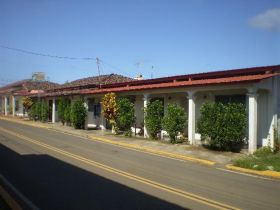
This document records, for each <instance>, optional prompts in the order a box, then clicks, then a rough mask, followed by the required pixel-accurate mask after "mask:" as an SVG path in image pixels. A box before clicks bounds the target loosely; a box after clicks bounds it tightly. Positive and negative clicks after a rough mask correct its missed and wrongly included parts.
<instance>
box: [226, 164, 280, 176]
mask: <svg viewBox="0 0 280 210" xmlns="http://www.w3.org/2000/svg"><path fill="white" fill-rule="evenodd" d="M226 168H227V169H230V170H234V171H240V172H244V173H249V174H254V175H259V176H267V177H272V178H276V179H280V172H277V171H269V170H266V171H257V170H252V169H247V168H241V167H238V166H234V165H232V164H228V165H226Z"/></svg>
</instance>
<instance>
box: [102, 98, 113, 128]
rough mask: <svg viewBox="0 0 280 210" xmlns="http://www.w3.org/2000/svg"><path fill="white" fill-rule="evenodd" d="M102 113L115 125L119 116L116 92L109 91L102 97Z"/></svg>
mask: <svg viewBox="0 0 280 210" xmlns="http://www.w3.org/2000/svg"><path fill="white" fill-rule="evenodd" d="M101 104H102V114H103V116H104V118H105V119H106V120H108V121H109V123H111V124H112V125H113V126H115V124H116V118H117V99H116V94H115V93H107V94H105V95H104V96H103V98H102V102H101Z"/></svg>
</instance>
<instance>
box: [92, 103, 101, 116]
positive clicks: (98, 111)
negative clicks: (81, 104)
mask: <svg viewBox="0 0 280 210" xmlns="http://www.w3.org/2000/svg"><path fill="white" fill-rule="evenodd" d="M93 107H94V112H93V113H94V117H100V114H101V106H100V103H98V104H94V106H93Z"/></svg>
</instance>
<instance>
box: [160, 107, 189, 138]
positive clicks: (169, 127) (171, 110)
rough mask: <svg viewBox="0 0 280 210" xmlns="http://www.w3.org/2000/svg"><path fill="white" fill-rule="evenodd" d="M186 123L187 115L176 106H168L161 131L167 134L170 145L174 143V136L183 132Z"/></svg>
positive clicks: (182, 109)
mask: <svg viewBox="0 0 280 210" xmlns="http://www.w3.org/2000/svg"><path fill="white" fill-rule="evenodd" d="M186 123H187V115H186V113H185V110H184V108H183V107H181V106H179V105H178V104H168V106H167V114H166V116H164V117H163V121H162V124H163V129H164V130H165V131H166V132H167V133H168V135H169V137H170V140H171V143H176V136H177V135H178V134H179V132H183V130H184V128H185V126H186Z"/></svg>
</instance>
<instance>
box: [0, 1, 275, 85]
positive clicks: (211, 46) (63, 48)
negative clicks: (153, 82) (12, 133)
mask: <svg viewBox="0 0 280 210" xmlns="http://www.w3.org/2000/svg"><path fill="white" fill-rule="evenodd" d="M0 45H4V46H8V47H13V48H19V49H24V50H28V51H33V52H37V53H43V54H51V55H57V56H69V57H93V58H96V57H99V58H100V59H101V60H102V61H104V62H101V73H102V74H108V73H118V74H123V75H126V76H130V77H134V76H136V75H137V74H140V73H142V74H143V75H144V77H145V78H151V76H152V77H161V76H169V75H177V74H189V73H195V72H205V71H213V70H223V69H233V68H242V67H251V66H263V65H274V64H279V63H280V1H278V0H265V1H263V0H246V1H244V0H234V1H233V0H232V1H231V0H220V1H218V0H130V1H128V0H126V1H124V0H118V1H114V0H111V1H107V0H102V1H93V0H92V1H84V0H80V1H78V0H76V1H71V0H17V1H14V0H1V1H0ZM36 71H44V72H46V74H47V76H48V77H49V79H50V80H52V81H55V82H59V83H63V82H65V81H67V80H68V81H71V80H74V79H78V78H82V77H88V76H94V75H97V66H96V62H95V61H94V60H66V59H55V58H48V57H40V56H34V55H29V54H24V53H20V52H16V51H12V50H8V49H3V48H0V72H1V75H0V85H3V84H4V83H7V82H8V81H15V80H19V79H24V78H30V77H31V74H32V72H36Z"/></svg>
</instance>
